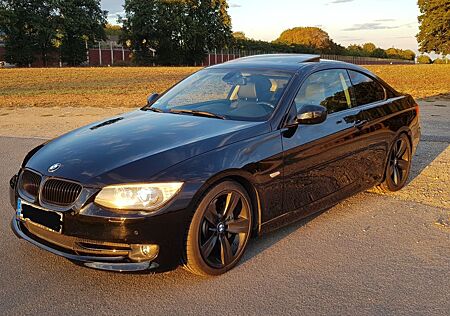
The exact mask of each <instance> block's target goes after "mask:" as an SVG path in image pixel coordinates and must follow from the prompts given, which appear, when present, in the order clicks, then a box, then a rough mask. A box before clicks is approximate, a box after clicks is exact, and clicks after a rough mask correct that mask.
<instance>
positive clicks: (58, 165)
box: [48, 162, 61, 172]
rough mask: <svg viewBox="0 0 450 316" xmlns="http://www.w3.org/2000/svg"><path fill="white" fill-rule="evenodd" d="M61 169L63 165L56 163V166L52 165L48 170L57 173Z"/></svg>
mask: <svg viewBox="0 0 450 316" xmlns="http://www.w3.org/2000/svg"><path fill="white" fill-rule="evenodd" d="M59 168H61V164H60V163H59V162H58V163H55V164H53V165H51V166H50V167H49V168H48V172H55V171H56V170H58V169H59Z"/></svg>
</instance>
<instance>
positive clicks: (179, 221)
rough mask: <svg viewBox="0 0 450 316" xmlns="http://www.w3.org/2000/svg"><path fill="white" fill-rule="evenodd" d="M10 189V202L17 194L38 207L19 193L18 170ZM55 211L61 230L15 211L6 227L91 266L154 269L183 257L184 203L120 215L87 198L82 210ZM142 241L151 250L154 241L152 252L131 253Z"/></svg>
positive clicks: (170, 266)
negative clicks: (178, 206) (153, 212)
mask: <svg viewBox="0 0 450 316" xmlns="http://www.w3.org/2000/svg"><path fill="white" fill-rule="evenodd" d="M9 189H10V192H9V193H10V194H9V195H10V201H11V205H12V207H13V208H14V209H15V210H17V201H18V198H21V200H22V203H24V202H27V204H28V205H32V206H33V207H35V208H42V206H40V205H39V204H35V203H31V202H30V201H25V200H24V197H23V196H20V195H19V193H18V190H17V176H14V177H13V178H12V179H11V181H10V188H9ZM43 209H45V208H43ZM60 213H63V229H62V233H57V232H54V231H51V230H49V229H45V227H42V226H40V225H39V224H38V225H36V224H34V223H33V222H31V221H29V220H26V221H25V220H24V219H23V218H20V217H19V216H17V214H16V216H14V218H13V220H12V223H11V228H12V230H13V232H14V233H15V235H16V236H18V237H19V238H22V239H24V240H26V241H28V242H30V243H31V244H33V245H35V246H37V247H39V248H41V249H43V250H46V251H49V252H51V253H53V254H56V255H58V256H61V257H64V258H66V259H68V260H71V261H74V262H75V263H78V264H82V265H84V266H87V267H90V268H96V269H102V270H109V271H124V272H126V271H148V270H150V269H156V268H158V270H159V271H165V270H170V269H173V268H175V267H177V266H178V265H179V264H180V263H182V262H183V259H182V252H183V249H184V247H183V245H184V235H185V229H186V220H187V215H188V214H189V212H188V210H187V209H179V210H178V211H171V212H167V213H164V214H160V215H158V216H137V217H134V218H124V217H123V215H121V214H116V215H114V214H112V213H111V212H109V213H101V210H100V209H98V208H97V207H96V206H95V205H93V203H91V204H88V206H87V207H85V208H84V209H83V210H82V211H76V210H74V209H70V210H67V211H62V212H60ZM145 245H146V246H149V247H150V248H149V249H150V250H151V251H152V252H155V248H154V247H153V246H156V247H158V248H157V253H156V255H155V256H154V257H153V256H151V255H150V256H146V257H145V256H143V257H142V258H140V257H139V255H136V251H137V247H140V246H145ZM133 251H134V252H133ZM132 252H133V253H132ZM130 254H131V255H130ZM149 257H151V259H150V260H149Z"/></svg>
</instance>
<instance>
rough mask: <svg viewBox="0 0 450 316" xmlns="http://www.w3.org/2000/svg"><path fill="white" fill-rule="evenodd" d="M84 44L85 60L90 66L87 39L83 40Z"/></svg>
mask: <svg viewBox="0 0 450 316" xmlns="http://www.w3.org/2000/svg"><path fill="white" fill-rule="evenodd" d="M85 44H86V61H87V64H88V66H90V65H91V63H90V61H89V46H88V42H87V40H85Z"/></svg>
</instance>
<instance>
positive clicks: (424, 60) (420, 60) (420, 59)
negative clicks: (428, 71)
mask: <svg viewBox="0 0 450 316" xmlns="http://www.w3.org/2000/svg"><path fill="white" fill-rule="evenodd" d="M417 62H418V63H419V64H431V62H432V61H431V58H430V57H428V56H426V55H420V56H419V57H417Z"/></svg>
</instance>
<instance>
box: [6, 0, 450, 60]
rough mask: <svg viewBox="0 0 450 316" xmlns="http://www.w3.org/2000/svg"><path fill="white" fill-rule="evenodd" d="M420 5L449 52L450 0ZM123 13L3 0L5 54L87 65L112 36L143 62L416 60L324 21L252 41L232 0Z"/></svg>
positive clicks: (435, 38)
mask: <svg viewBox="0 0 450 316" xmlns="http://www.w3.org/2000/svg"><path fill="white" fill-rule="evenodd" d="M418 5H419V8H420V12H421V15H420V16H419V22H420V33H419V34H418V35H417V39H418V42H419V46H420V51H421V52H432V51H434V52H436V53H438V54H439V53H442V54H444V55H445V54H448V53H450V35H449V25H450V15H449V14H448V12H449V11H450V2H449V1H448V0H419V2H418ZM124 11H125V14H124V16H120V17H118V22H119V23H120V24H121V25H122V26H110V25H109V26H107V25H106V17H107V12H106V11H103V10H102V9H101V4H100V0H44V1H42V0H41V1H38V0H0V37H2V38H3V41H4V42H5V48H6V60H7V61H8V62H10V63H14V64H17V65H19V66H26V65H28V64H31V63H32V62H33V61H35V60H36V58H39V59H41V60H42V62H43V64H44V65H47V64H48V62H49V60H51V59H54V58H57V59H59V60H60V61H61V62H62V63H64V64H67V65H72V66H75V65H80V64H82V63H83V62H84V61H86V56H87V47H88V46H90V45H91V46H92V45H94V44H95V43H96V42H98V41H102V40H105V39H106V36H107V34H109V35H115V36H116V37H119V39H120V42H121V43H122V44H123V45H124V46H126V47H128V48H129V49H130V51H131V54H132V60H133V62H134V63H135V64H139V65H150V64H154V63H156V64H161V65H194V64H199V63H201V62H202V61H203V60H204V58H205V57H206V54H207V52H208V51H213V50H215V49H217V50H222V49H226V50H246V51H260V52H279V53H317V54H319V53H320V54H336V55H351V56H364V57H378V58H395V59H406V60H414V58H415V53H414V52H413V51H411V50H401V49H396V48H389V49H386V50H384V49H382V48H379V47H377V46H376V45H375V44H373V43H366V44H363V45H356V44H353V45H350V46H348V47H343V46H341V45H339V44H337V43H335V42H334V41H333V40H332V39H331V38H330V36H329V35H328V34H327V33H326V32H325V31H324V30H322V29H320V28H318V27H295V28H292V29H289V30H286V31H284V32H283V33H282V34H281V35H280V36H279V38H278V39H276V40H275V41H273V42H266V41H259V40H253V39H249V38H247V37H246V36H245V34H244V33H243V32H235V33H232V27H231V18H230V16H229V14H228V3H227V1H226V0H125V4H124ZM0 39H1V38H0ZM155 51H156V54H155ZM420 61H425V60H424V57H420Z"/></svg>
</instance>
